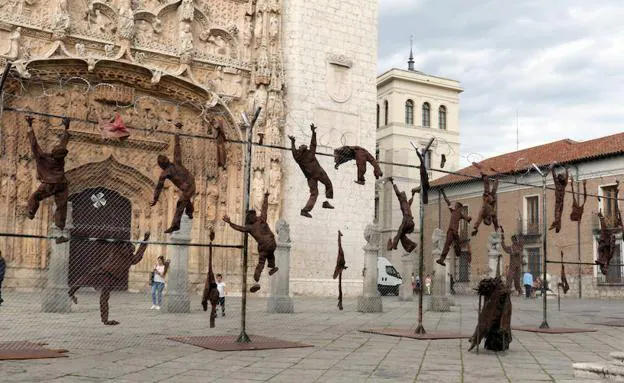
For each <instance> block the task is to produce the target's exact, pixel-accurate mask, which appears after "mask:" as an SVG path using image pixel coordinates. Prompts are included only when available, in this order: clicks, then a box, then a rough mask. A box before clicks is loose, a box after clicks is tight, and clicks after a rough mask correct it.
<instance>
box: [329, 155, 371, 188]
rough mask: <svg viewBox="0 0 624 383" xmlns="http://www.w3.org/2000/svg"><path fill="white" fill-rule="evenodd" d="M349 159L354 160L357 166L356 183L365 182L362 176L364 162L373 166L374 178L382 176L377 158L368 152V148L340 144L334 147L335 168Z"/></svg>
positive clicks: (362, 183)
mask: <svg viewBox="0 0 624 383" xmlns="http://www.w3.org/2000/svg"><path fill="white" fill-rule="evenodd" d="M351 160H355V164H356V166H357V180H356V181H355V183H356V184H360V185H364V184H365V183H366V179H365V178H364V174H365V173H366V162H368V163H370V164H371V165H372V166H373V174H374V175H375V179H379V178H380V177H382V176H383V172H382V171H381V169H380V168H379V164H378V163H377V160H376V159H375V157H373V156H372V155H371V154H370V153H369V152H368V150H366V149H364V148H362V147H360V146H342V147H340V148H338V149H334V163H335V165H334V168H335V169H338V166H340V165H342V164H344V163H345V162H348V161H351Z"/></svg>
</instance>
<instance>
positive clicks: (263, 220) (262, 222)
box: [223, 193, 279, 293]
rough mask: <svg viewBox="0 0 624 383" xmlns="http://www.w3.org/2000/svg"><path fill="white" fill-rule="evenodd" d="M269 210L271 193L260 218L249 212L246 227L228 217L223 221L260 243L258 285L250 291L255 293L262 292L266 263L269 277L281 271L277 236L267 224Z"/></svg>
mask: <svg viewBox="0 0 624 383" xmlns="http://www.w3.org/2000/svg"><path fill="white" fill-rule="evenodd" d="M268 209H269V193H264V201H263V202H262V213H261V214H260V216H258V215H257V214H256V211H255V210H248V211H247V216H246V217H245V226H239V225H236V224H234V223H232V221H230V217H228V216H227V215H225V216H223V221H225V222H226V223H228V224H230V226H231V227H232V229H234V230H237V231H240V232H242V233H249V234H250V235H251V236H252V237H253V238H254V239H255V240H256V242H257V243H258V256H259V257H258V265H257V266H256V271H255V272H254V281H256V283H255V284H254V285H253V286H251V288H250V289H249V291H251V292H252V293H255V292H256V291H258V290H260V284H259V283H258V282H259V281H260V274H262V270H263V269H264V264H265V262H267V261H268V267H269V275H273V274H275V273H276V272H277V270H279V268H277V267H275V248H276V247H277V244H276V243H275V235H274V234H273V232H272V231H271V228H270V227H269V224H268V223H267V211H268Z"/></svg>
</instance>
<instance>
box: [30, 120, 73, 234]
mask: <svg viewBox="0 0 624 383" xmlns="http://www.w3.org/2000/svg"><path fill="white" fill-rule="evenodd" d="M26 122H27V123H28V140H29V141H30V148H31V150H32V152H33V155H34V157H35V162H36V163H37V179H38V180H39V181H41V185H39V187H38V188H37V190H35V192H34V193H33V194H32V195H31V196H30V198H29V199H28V218H29V219H34V218H35V214H37V210H39V204H40V202H41V201H43V200H44V199H46V198H48V197H52V196H54V203H55V204H56V211H55V212H54V224H55V225H56V227H58V228H59V229H61V230H63V229H65V221H66V220H67V200H68V198H69V188H68V187H67V178H65V157H67V153H69V152H68V151H67V143H68V142H69V132H68V129H69V118H67V117H65V118H63V126H64V127H65V131H63V134H62V136H61V140H60V142H59V143H58V145H56V146H55V147H54V148H52V151H51V152H50V153H46V152H44V151H43V150H42V149H41V147H40V146H39V143H38V142H37V137H36V136H35V132H34V130H33V126H32V122H33V118H32V117H31V116H26ZM61 242H67V239H66V238H64V237H59V238H57V240H56V243H61Z"/></svg>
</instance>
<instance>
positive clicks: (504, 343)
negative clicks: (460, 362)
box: [468, 277, 512, 351]
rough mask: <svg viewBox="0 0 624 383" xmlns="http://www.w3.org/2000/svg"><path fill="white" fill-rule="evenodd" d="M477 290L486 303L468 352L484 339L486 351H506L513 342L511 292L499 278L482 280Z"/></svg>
mask: <svg viewBox="0 0 624 383" xmlns="http://www.w3.org/2000/svg"><path fill="white" fill-rule="evenodd" d="M476 290H477V293H478V294H479V296H482V297H483V298H484V302H483V309H482V310H481V312H480V313H479V319H478V323H477V327H476V329H475V332H474V334H473V335H472V337H471V338H470V344H471V345H470V348H469V349H468V351H470V350H472V349H473V348H474V347H475V346H476V345H478V344H479V343H481V340H482V339H483V338H485V349H486V350H492V351H505V350H507V349H508V348H509V343H511V340H512V338H511V298H510V297H509V295H510V294H509V290H508V289H507V288H506V287H505V286H504V285H503V281H501V279H500V278H499V277H497V278H485V279H482V280H481V282H479V287H477V289H476Z"/></svg>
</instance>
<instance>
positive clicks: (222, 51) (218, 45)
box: [208, 35, 230, 57]
mask: <svg viewBox="0 0 624 383" xmlns="http://www.w3.org/2000/svg"><path fill="white" fill-rule="evenodd" d="M208 42H209V43H210V44H211V51H212V52H213V53H214V54H217V55H219V56H227V57H229V56H230V47H229V46H228V43H227V41H225V39H224V38H223V37H222V36H220V35H210V37H208Z"/></svg>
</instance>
